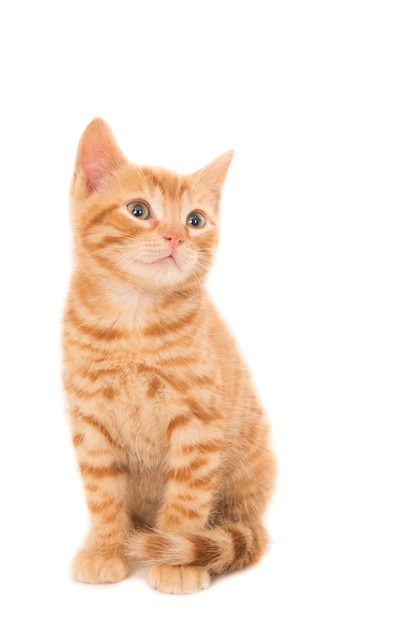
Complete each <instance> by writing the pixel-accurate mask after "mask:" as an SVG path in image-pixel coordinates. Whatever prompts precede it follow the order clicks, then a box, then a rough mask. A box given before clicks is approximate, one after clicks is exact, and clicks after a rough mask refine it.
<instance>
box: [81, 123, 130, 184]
mask: <svg viewBox="0 0 395 626" xmlns="http://www.w3.org/2000/svg"><path fill="white" fill-rule="evenodd" d="M126 162H127V161H126V158H125V157H124V155H123V154H122V152H121V150H120V148H119V146H118V144H117V142H116V141H115V139H114V135H113V134H112V132H111V129H110V127H109V126H108V124H106V122H105V121H104V120H102V119H100V118H99V117H97V118H95V119H94V120H92V122H91V123H90V124H89V125H88V126H87V127H86V129H85V131H84V133H83V134H82V137H81V139H80V142H79V144H78V149H77V158H76V162H75V170H74V179H73V183H74V187H77V188H78V189H76V190H75V191H77V193H79V195H85V196H88V195H89V194H91V193H93V192H94V191H97V190H98V189H100V187H101V186H102V185H103V183H104V181H105V180H106V178H107V177H108V176H109V175H110V174H111V173H112V172H113V171H114V170H116V169H119V168H120V167H122V165H124V164H125V163H126Z"/></svg>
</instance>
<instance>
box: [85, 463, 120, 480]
mask: <svg viewBox="0 0 395 626" xmlns="http://www.w3.org/2000/svg"><path fill="white" fill-rule="evenodd" d="M80 470H81V474H83V475H88V476H94V477H95V478H105V477H106V476H115V475H117V474H126V473H127V472H128V468H127V467H126V466H125V465H121V464H119V463H112V464H111V465H106V466H102V467H94V466H93V465H88V463H80Z"/></svg>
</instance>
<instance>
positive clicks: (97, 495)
mask: <svg viewBox="0 0 395 626" xmlns="http://www.w3.org/2000/svg"><path fill="white" fill-rule="evenodd" d="M72 427H73V443H74V445H75V448H76V452H77V459H78V463H79V467H80V472H81V475H82V479H83V483H84V487H85V495H86V502H87V506H88V509H89V514H90V519H91V529H90V532H89V534H88V537H87V539H86V542H85V546H84V547H83V549H82V550H80V551H79V552H78V553H77V555H76V556H75V559H74V562H73V577H74V579H75V580H78V581H80V582H86V583H106V582H117V581H119V580H122V579H123V578H126V577H127V576H128V575H129V573H130V570H131V562H130V558H129V557H127V555H126V554H125V545H124V544H125V539H126V537H127V536H128V535H129V534H130V530H131V521H130V517H129V515H128V511H127V490H128V477H129V472H128V466H127V459H126V455H125V453H124V451H123V450H122V448H121V447H120V446H119V445H118V444H117V443H116V441H115V440H114V439H113V438H112V436H111V435H110V433H109V432H108V430H107V429H106V428H105V426H104V424H103V423H102V422H101V421H100V419H98V418H96V417H93V416H91V415H85V414H84V413H82V412H81V411H79V410H77V409H75V410H74V411H73V423H72Z"/></svg>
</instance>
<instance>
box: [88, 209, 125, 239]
mask: <svg viewBox="0 0 395 626" xmlns="http://www.w3.org/2000/svg"><path fill="white" fill-rule="evenodd" d="M118 208H119V205H118V204H113V205H111V206H109V207H106V208H105V209H102V211H100V213H96V214H95V215H94V217H93V218H92V219H91V220H89V222H88V223H87V224H85V228H84V230H83V232H82V234H83V235H84V237H83V239H85V236H86V235H87V233H88V232H89V231H90V230H91V228H92V227H93V226H98V225H100V224H102V223H103V222H104V220H105V218H106V217H107V215H110V214H111V213H112V212H113V211H115V210H116V209H118Z"/></svg>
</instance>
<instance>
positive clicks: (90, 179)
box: [83, 157, 106, 192]
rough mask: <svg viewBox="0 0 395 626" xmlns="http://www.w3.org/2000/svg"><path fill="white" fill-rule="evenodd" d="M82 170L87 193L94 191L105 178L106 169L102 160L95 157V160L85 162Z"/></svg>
mask: <svg viewBox="0 0 395 626" xmlns="http://www.w3.org/2000/svg"><path fill="white" fill-rule="evenodd" d="M83 169H84V170H85V174H86V178H87V186H88V189H89V191H90V192H92V191H96V190H97V189H98V188H99V187H100V185H101V183H102V181H103V179H104V178H105V176H106V167H105V163H104V162H103V159H102V158H100V157H97V160H94V161H86V162H85V163H84V165H83Z"/></svg>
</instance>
